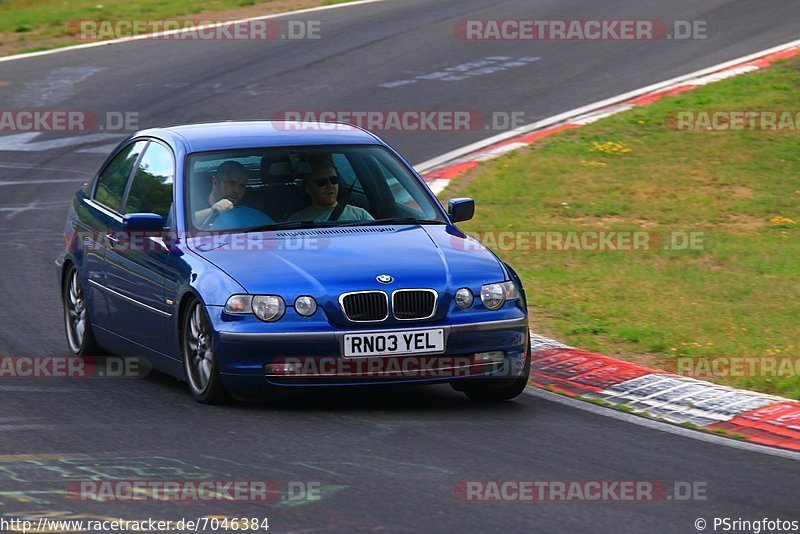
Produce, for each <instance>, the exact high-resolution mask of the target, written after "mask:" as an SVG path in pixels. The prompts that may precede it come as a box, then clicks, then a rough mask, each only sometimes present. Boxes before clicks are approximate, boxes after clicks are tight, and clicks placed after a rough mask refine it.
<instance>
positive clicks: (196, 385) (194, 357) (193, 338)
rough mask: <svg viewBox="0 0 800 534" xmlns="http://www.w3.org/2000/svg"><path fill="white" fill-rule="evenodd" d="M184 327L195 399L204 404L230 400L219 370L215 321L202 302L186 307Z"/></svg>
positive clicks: (185, 354)
mask: <svg viewBox="0 0 800 534" xmlns="http://www.w3.org/2000/svg"><path fill="white" fill-rule="evenodd" d="M182 325H183V328H182V329H181V348H182V352H183V369H184V373H185V375H186V382H188V383H189V389H190V390H191V392H192V396H194V398H195V400H196V401H198V402H200V403H203V404H222V403H224V402H226V401H228V400H229V397H228V394H227V393H226V392H225V388H224V387H223V385H222V380H221V379H220V376H219V370H218V368H217V358H216V348H215V346H214V336H213V330H212V328H211V320H210V319H209V318H208V312H206V309H205V306H203V303H202V302H200V300H199V299H194V300H192V302H190V303H189V305H188V306H187V307H186V312H185V313H184V315H183V321H182Z"/></svg>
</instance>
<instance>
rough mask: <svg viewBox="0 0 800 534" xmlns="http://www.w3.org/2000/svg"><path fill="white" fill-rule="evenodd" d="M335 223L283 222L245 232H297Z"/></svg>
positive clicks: (249, 229)
mask: <svg viewBox="0 0 800 534" xmlns="http://www.w3.org/2000/svg"><path fill="white" fill-rule="evenodd" d="M335 225H336V223H333V224H331V223H329V222H327V221H311V220H307V221H284V222H279V223H272V224H265V225H263V226H256V227H254V228H247V229H245V230H244V231H246V232H268V231H271V230H299V229H301V228H319V227H323V226H324V227H327V226H335Z"/></svg>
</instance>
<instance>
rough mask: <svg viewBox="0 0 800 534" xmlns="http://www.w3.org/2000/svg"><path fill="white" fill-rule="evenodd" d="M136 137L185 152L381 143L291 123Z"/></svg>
mask: <svg viewBox="0 0 800 534" xmlns="http://www.w3.org/2000/svg"><path fill="white" fill-rule="evenodd" d="M140 136H152V137H158V138H161V139H165V140H167V141H171V142H173V143H181V144H183V145H184V148H185V150H186V152H204V151H207V150H227V149H235V148H259V147H273V146H304V145H339V144H370V145H380V144H382V143H381V141H380V140H379V139H378V138H377V137H375V136H374V135H372V134H371V133H369V132H367V131H366V130H362V129H361V128H358V127H356V126H352V125H349V124H343V123H335V124H334V123H320V122H294V121H225V122H207V123H200V124H182V125H176V126H167V127H163V128H151V129H148V130H142V131H140V132H137V133H136V134H135V137H140Z"/></svg>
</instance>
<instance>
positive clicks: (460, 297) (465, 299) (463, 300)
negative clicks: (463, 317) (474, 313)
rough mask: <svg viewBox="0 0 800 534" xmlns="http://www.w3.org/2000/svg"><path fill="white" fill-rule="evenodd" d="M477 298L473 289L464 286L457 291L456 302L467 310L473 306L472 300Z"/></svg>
mask: <svg viewBox="0 0 800 534" xmlns="http://www.w3.org/2000/svg"><path fill="white" fill-rule="evenodd" d="M474 300H475V296H474V295H473V294H472V291H470V289H469V288H468V287H462V288H461V289H459V290H458V291H456V304H458V307H459V308H461V309H462V310H466V309H467V308H469V307H470V306H472V302H473V301H474Z"/></svg>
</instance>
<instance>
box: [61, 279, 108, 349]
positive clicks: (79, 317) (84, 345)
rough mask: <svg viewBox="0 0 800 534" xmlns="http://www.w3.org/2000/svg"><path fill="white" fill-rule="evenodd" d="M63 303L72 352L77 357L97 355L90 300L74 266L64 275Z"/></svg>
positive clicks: (68, 339)
mask: <svg viewBox="0 0 800 534" xmlns="http://www.w3.org/2000/svg"><path fill="white" fill-rule="evenodd" d="M61 301H62V303H63V305H64V327H65V329H66V334H67V345H69V350H70V352H71V353H72V354H73V355H75V356H94V355H97V353H98V351H99V347H98V346H97V342H96V341H95V339H94V333H93V332H92V322H91V320H89V309H88V300H87V298H86V293H85V292H84V291H83V286H82V285H81V279H80V276H79V275H78V269H76V268H75V266H74V265H70V266H69V267H68V268H67V272H66V274H65V275H64V283H63V284H62V294H61Z"/></svg>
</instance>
